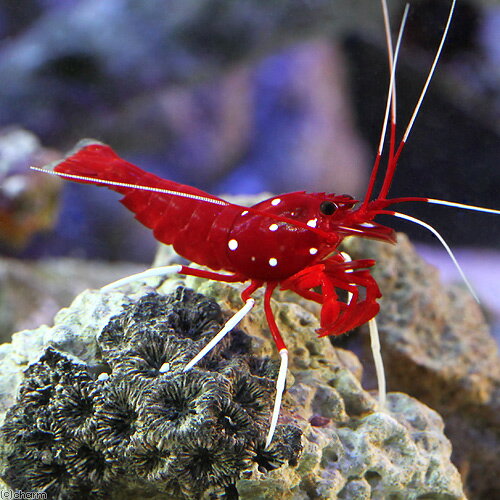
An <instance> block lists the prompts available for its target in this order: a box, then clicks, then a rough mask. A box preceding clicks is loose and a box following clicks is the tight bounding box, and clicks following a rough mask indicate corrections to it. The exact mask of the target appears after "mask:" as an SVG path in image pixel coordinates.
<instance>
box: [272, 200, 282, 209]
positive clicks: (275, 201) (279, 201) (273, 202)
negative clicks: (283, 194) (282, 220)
mask: <svg viewBox="0 0 500 500" xmlns="http://www.w3.org/2000/svg"><path fill="white" fill-rule="evenodd" d="M280 203H281V198H274V200H273V201H272V202H271V205H272V206H273V207H275V206H276V205H279V204H280Z"/></svg>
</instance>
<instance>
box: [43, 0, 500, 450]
mask: <svg viewBox="0 0 500 500" xmlns="http://www.w3.org/2000/svg"><path fill="white" fill-rule="evenodd" d="M454 5H455V0H453V2H452V4H451V8H450V14H449V18H448V21H447V25H446V28H445V30H444V34H443V38H442V40H441V44H440V46H439V48H438V51H437V54H436V58H435V60H434V63H433V65H432V68H431V70H430V73H429V76H428V78H427V81H426V83H425V85H424V90H423V91H422V94H421V97H420V99H419V101H418V103H417V106H416V108H415V111H414V114H413V116H412V118H411V120H410V124H409V125H408V127H407V129H406V131H405V133H404V135H403V138H402V140H401V142H400V143H399V146H398V147H396V139H395V135H396V120H395V111H394V109H395V91H394V74H395V61H396V59H397V52H398V49H399V43H400V40H401V33H402V30H400V36H399V39H398V44H397V46H396V50H395V53H394V55H393V52H392V44H391V43H390V37H389V35H388V37H387V38H388V48H389V60H390V67H391V79H390V85H389V93H388V101H387V109H386V118H385V120H384V126H383V130H382V134H381V141H380V146H379V150H378V153H377V156H376V161H375V165H374V167H373V170H372V174H371V178H370V181H369V185H368V189H367V192H366V195H365V197H364V199H363V200H356V199H354V198H352V197H351V196H348V195H336V194H326V193H306V192H294V193H287V194H283V195H279V196H273V197H272V198H270V199H268V200H265V201H262V202H260V203H257V204H256V205H254V206H252V207H244V206H240V205H236V204H234V203H229V202H227V201H225V200H223V199H221V198H218V197H216V196H213V195H211V194H208V193H205V192H204V191H201V190H200V189H196V188H194V187H191V186H186V185H182V184H178V183H176V182H173V181H169V180H165V179H162V178H160V177H158V176H156V175H153V174H150V173H148V172H145V171H143V170H141V169H140V168H138V167H136V166H135V165H132V164H130V163H128V162H126V161H125V160H122V159H121V158H119V157H118V156H117V155H116V153H114V151H113V150H112V149H111V148H110V147H109V146H106V145H104V144H102V143H99V142H98V141H93V140H85V141H82V142H80V143H79V144H78V145H77V147H76V151H74V152H72V153H70V155H69V156H68V157H66V158H65V159H64V160H63V161H61V162H59V163H58V164H56V165H55V167H54V168H53V170H50V173H54V174H57V175H59V176H61V177H65V178H68V179H70V180H74V181H77V182H84V183H94V184H102V185H106V186H107V187H109V188H110V189H113V190H115V191H117V192H119V193H121V194H123V195H124V197H123V198H122V199H121V203H123V204H124V205H125V206H126V207H127V208H128V209H130V210H131V211H132V212H134V214H135V217H136V219H138V220H139V221H140V222H141V223H142V224H144V225H145V226H147V227H149V228H150V229H152V231H153V234H154V236H155V238H156V239H157V240H158V241H161V242H162V243H166V244H170V245H173V247H174V248H175V250H176V252H177V253H178V254H179V255H181V256H183V257H185V258H186V259H189V260H190V261H192V262H195V263H197V264H199V265H202V266H206V267H208V268H210V269H211V270H202V269H197V268H192V267H189V266H170V267H168V268H159V269H152V270H149V271H146V272H145V273H140V274H139V275H137V276H134V277H129V278H124V279H123V280H119V281H118V282H116V283H115V284H112V285H111V286H118V285H121V284H123V283H126V282H128V281H131V280H132V279H137V278H144V277H146V276H149V275H159V274H168V273H172V272H175V273H179V274H184V275H193V276H201V277H204V278H208V279H213V280H217V281H223V282H247V281H250V283H249V285H248V286H247V287H246V288H245V289H244V290H243V292H242V293H241V298H242V300H243V302H244V303H245V306H244V307H243V308H242V309H241V310H240V311H239V312H238V313H236V315H235V316H233V318H231V319H230V320H229V321H228V323H227V324H226V325H225V327H224V328H223V330H222V331H221V332H220V333H219V334H218V335H217V336H216V338H215V339H214V340H212V341H211V342H210V343H209V344H208V345H207V346H206V347H205V348H204V349H203V350H202V351H201V352H200V354H199V355H198V356H196V357H195V358H194V359H193V360H192V361H191V362H190V363H189V364H188V365H187V367H186V370H187V369H190V368H191V367H192V366H194V365H195V364H196V363H197V362H198V361H199V360H200V359H201V358H202V357H203V356H204V355H205V354H206V353H207V352H208V351H209V350H210V349H211V348H212V347H213V346H214V345H215V344H216V343H217V342H218V341H219V340H220V338H222V336H224V335H225V334H226V333H227V332H228V331H230V330H231V329H232V328H233V327H234V326H235V324H236V323H237V322H238V321H240V320H241V318H242V317H243V316H244V315H245V314H246V313H247V312H248V311H249V310H250V309H251V308H252V306H253V304H254V301H253V299H252V298H251V295H252V294H253V293H254V292H255V291H256V290H257V289H259V288H261V287H265V294H264V310H265V314H266V318H267V321H268V324H269V328H270V331H271V333H272V336H273V338H274V341H275V343H276V346H277V348H278V351H279V352H280V356H281V361H282V362H281V367H280V373H279V376H278V381H277V390H276V393H277V395H276V401H275V407H274V412H273V416H272V420H271V425H270V430H269V435H268V439H267V444H269V443H270V442H271V440H272V436H273V432H274V429H275V426H276V423H277V419H278V415H279V410H280V404H281V396H282V393H283V391H284V387H285V378H286V370H287V362H288V357H287V350H286V346H285V342H284V341H283V338H282V337H281V334H280V331H279V329H278V326H277V324H276V321H275V319H274V316H273V313H272V310H271V304H270V300H271V296H272V293H273V291H274V290H275V288H276V287H278V286H279V287H280V288H281V289H284V290H292V291H293V292H295V293H297V294H299V295H300V296H302V297H305V298H306V299H310V300H313V301H315V302H318V303H319V304H321V317H320V329H319V330H318V333H319V335H320V336H325V335H340V334H342V333H345V332H347V331H349V330H352V329H353V328H356V327H357V326H359V325H362V324H364V323H366V322H369V325H370V330H371V333H372V344H374V345H375V347H374V356H375V362H376V367H377V372H378V378H379V393H380V402H381V404H382V406H383V401H384V399H383V398H384V395H385V382H384V378H383V367H382V360H381V358H380V355H379V353H378V347H377V345H376V344H377V342H378V337H377V335H376V328H375V327H376V325H375V322H374V318H375V316H376V315H377V313H378V311H379V304H378V302H377V300H378V299H379V298H380V297H381V294H380V291H379V288H378V286H377V283H376V281H375V280H374V278H373V277H372V276H371V274H370V268H371V267H372V266H373V265H374V264H375V261H374V260H371V259H362V260H354V261H351V259H350V258H349V257H348V256H347V255H345V254H344V253H342V252H340V251H339V245H340V243H341V242H342V240H343V239H344V238H345V237H346V236H357V237H361V238H371V239H375V240H379V241H384V242H388V243H394V242H395V239H396V237H395V232H394V230H393V229H391V228H389V227H386V226H383V225H381V224H379V223H377V222H375V221H374V218H375V217H376V216H377V215H379V214H389V215H395V216H397V217H402V218H405V219H408V220H411V221H413V222H417V223H419V224H421V225H423V226H424V227H426V228H428V229H430V230H431V231H433V232H434V233H435V234H436V235H437V236H438V237H439V238H440V239H441V241H442V238H441V237H440V235H439V234H438V233H437V232H436V231H435V230H434V229H433V228H431V227H430V226H428V225H427V224H425V223H423V222H422V221H419V220H417V219H414V218H412V217H410V216H406V215H404V214H400V213H398V212H395V211H392V210H389V209H388V207H389V206H391V205H394V204H396V203H401V202H407V201H423V202H429V203H438V204H444V205H449V206H458V207H462V208H467V209H472V210H482V211H486V212H491V213H500V211H498V210H493V209H483V208H480V207H472V206H468V205H463V204H457V203H451V202H445V201H442V200H433V199H428V198H420V197H405V198H393V199H390V198H387V196H388V193H389V189H390V186H391V182H392V179H393V176H394V173H395V171H396V166H397V162H398V159H399V156H400V154H401V151H402V149H403V147H404V144H405V142H406V140H407V138H408V135H409V133H410V130H411V127H412V125H413V122H414V120H415V117H416V115H417V113H418V110H419V107H420V104H421V102H422V99H423V97H424V94H425V91H426V89H427V86H428V84H429V81H430V79H431V76H432V73H433V71H434V68H435V66H436V63H437V60H438V58H439V54H440V52H441V48H442V46H443V43H444V39H445V36H446V33H447V30H448V27H449V24H450V21H451V17H452V13H453V8H454ZM382 6H383V10H384V18H385V23H386V32H387V33H389V25H388V20H387V7H386V4H385V0H382ZM406 14H407V11H406V12H405V16H406ZM390 110H392V113H391V126H390V129H391V130H390V137H391V140H390V148H389V149H390V151H389V154H388V160H387V167H386V169H385V172H384V174H383V175H384V176H383V183H382V187H381V189H380V192H379V193H378V194H377V195H376V196H375V197H373V199H372V196H373V191H374V186H375V181H376V179H377V174H379V165H380V159H381V155H382V143H383V139H384V137H385V128H386V125H387V121H388V115H389V111H390ZM443 243H444V242H443ZM452 258H453V257H452ZM216 271H224V272H216ZM111 286H108V287H105V289H109V288H110V287H111ZM339 290H342V291H344V292H347V300H342V299H341V298H339V293H338V292H339Z"/></svg>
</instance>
